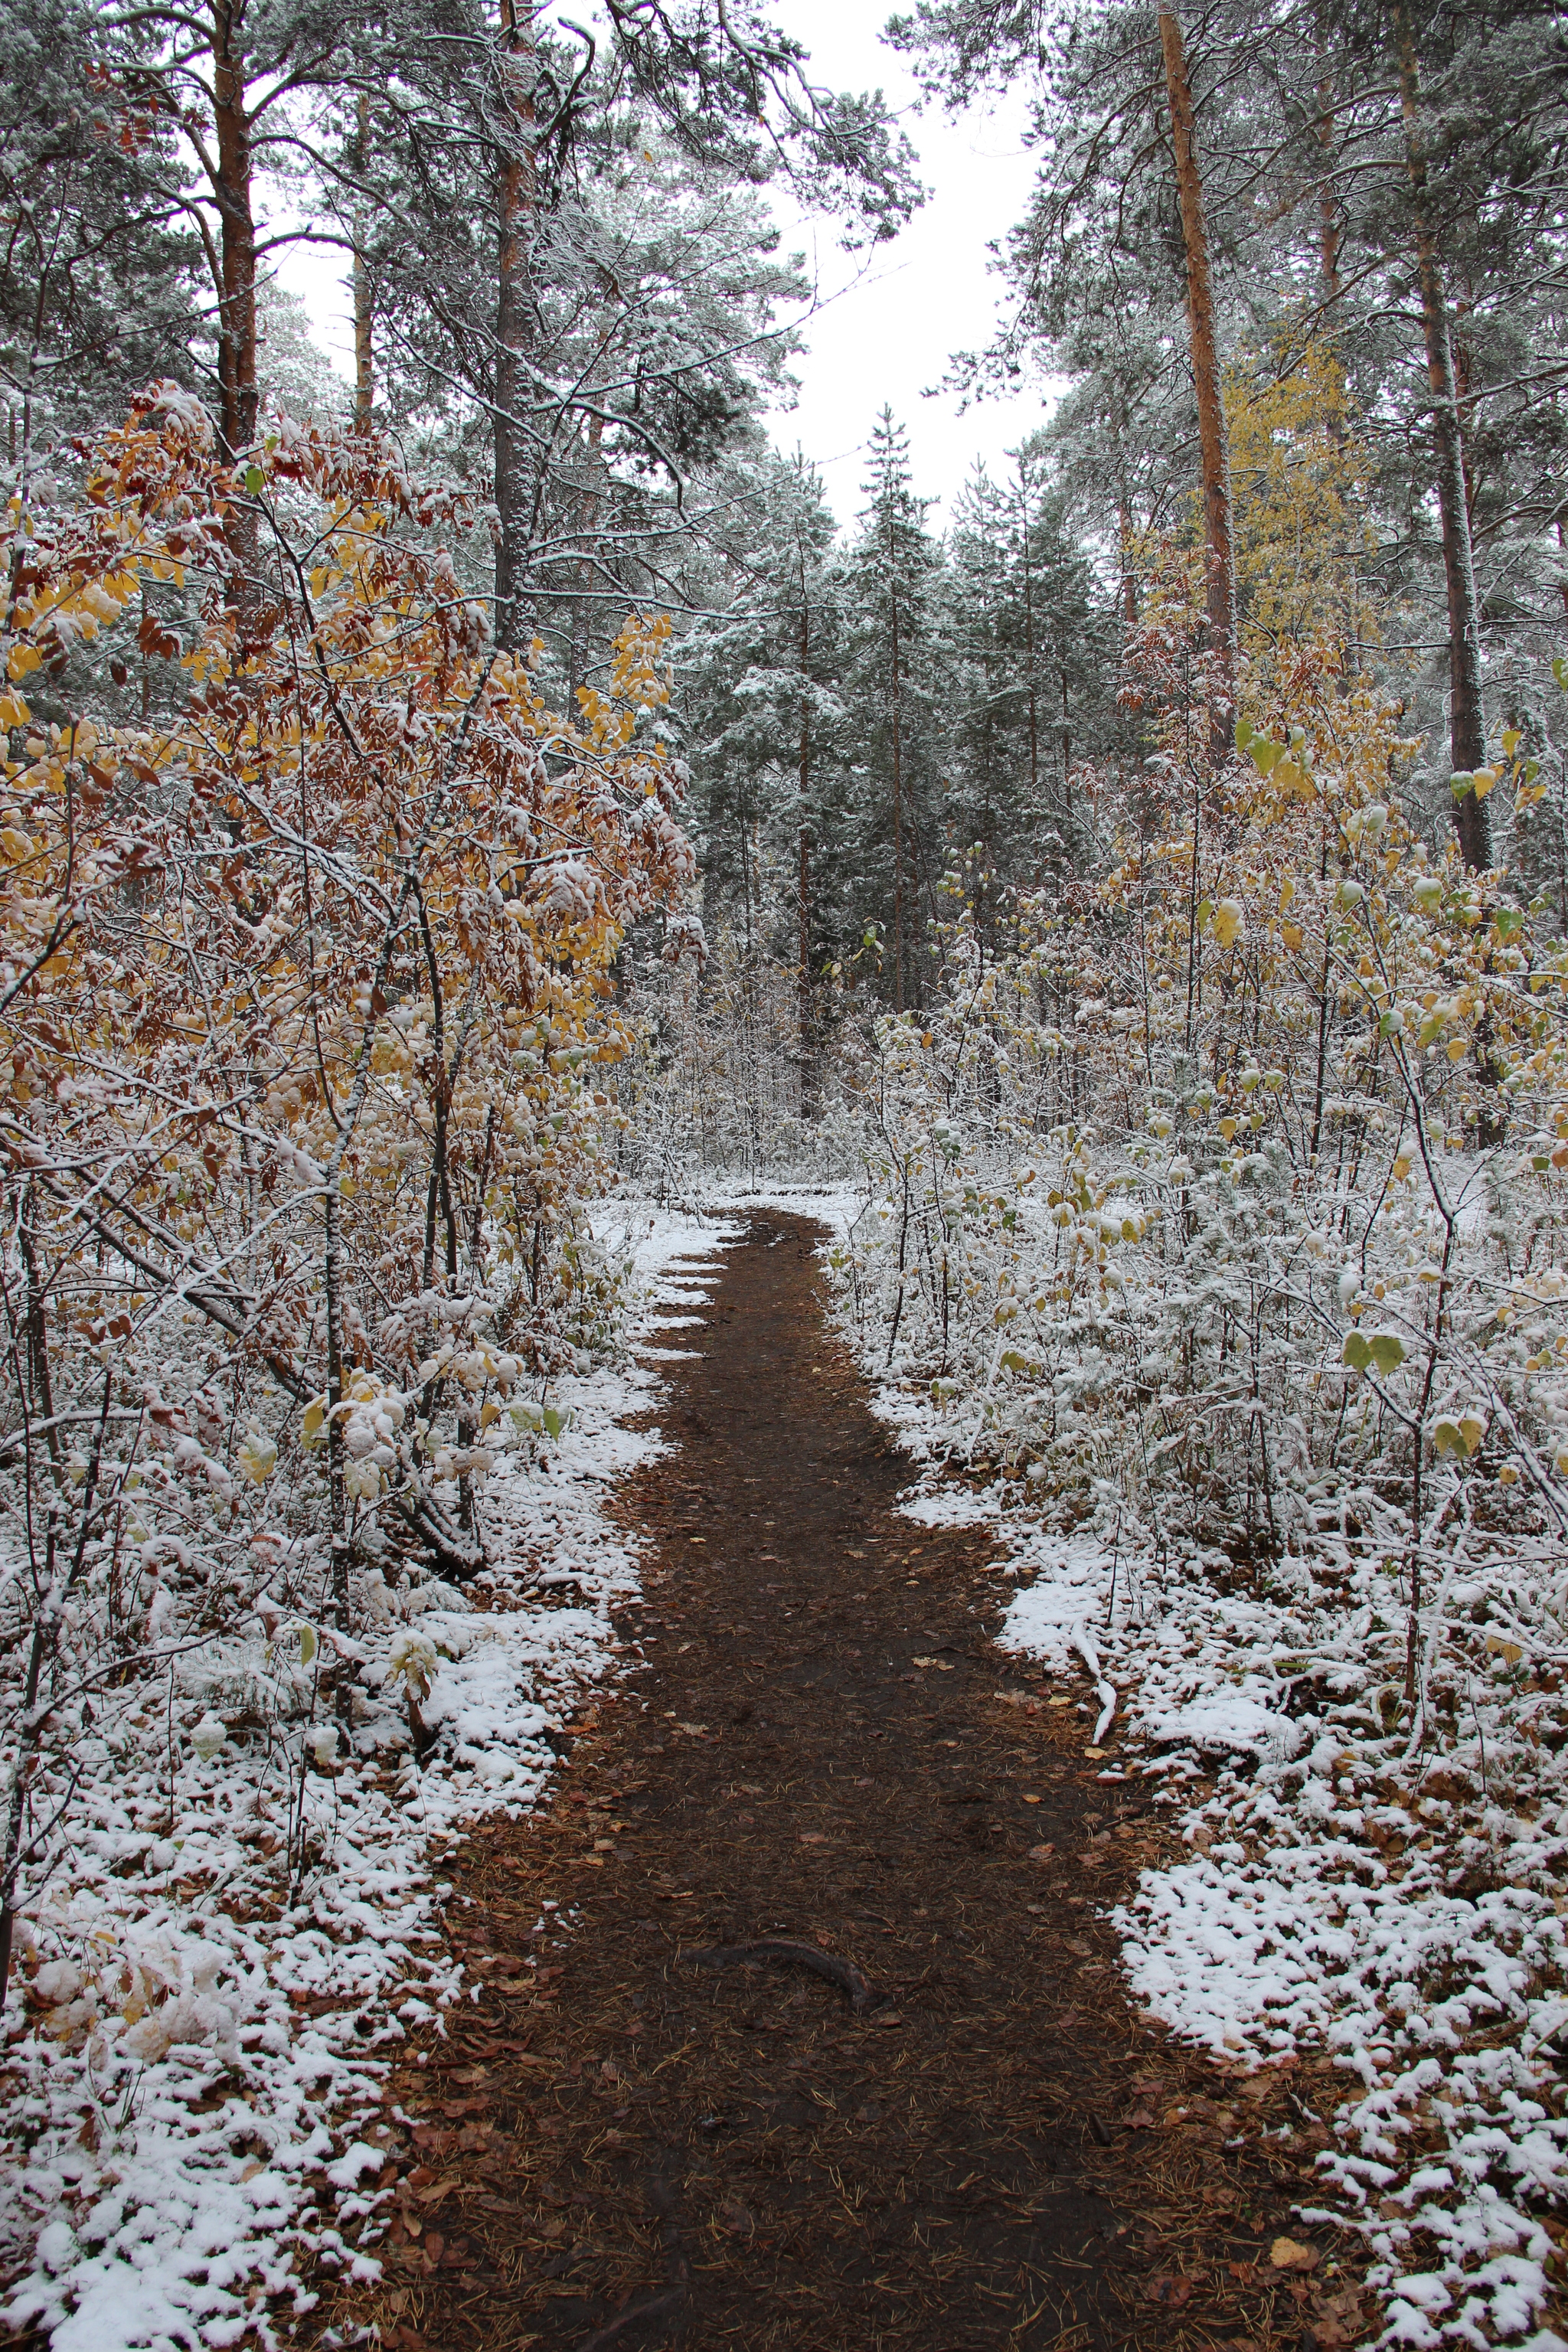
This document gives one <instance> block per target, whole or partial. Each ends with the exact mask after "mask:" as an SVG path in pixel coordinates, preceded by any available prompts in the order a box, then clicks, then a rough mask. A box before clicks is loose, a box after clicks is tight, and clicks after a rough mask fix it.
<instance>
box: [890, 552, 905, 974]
mask: <svg viewBox="0 0 1568 2352" xmlns="http://www.w3.org/2000/svg"><path fill="white" fill-rule="evenodd" d="M897 544H898V543H897V541H896V538H895V536H894V531H893V518H892V515H891V513H890V512H889V517H888V604H889V611H890V613H891V614H892V636H893V712H892V716H893V1009H894V1011H895V1012H897V1013H901V1012H902V1011H903V1009H904V745H903V704H902V681H901V679H900V676H899V668H900V646H899V583H898V577H897V573H896V571H895V568H894V567H895V565H896V563H897V562H898V554H897Z"/></svg>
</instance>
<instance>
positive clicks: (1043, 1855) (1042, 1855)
mask: <svg viewBox="0 0 1568 2352" xmlns="http://www.w3.org/2000/svg"><path fill="white" fill-rule="evenodd" d="M1055 1852H1056V1848H1055V1846H1054V1845H1032V1846H1031V1847H1030V1848H1029V1853H1028V1859H1029V1860H1030V1861H1031V1862H1049V1860H1050V1858H1051V1856H1052V1854H1053V1853H1055Z"/></svg>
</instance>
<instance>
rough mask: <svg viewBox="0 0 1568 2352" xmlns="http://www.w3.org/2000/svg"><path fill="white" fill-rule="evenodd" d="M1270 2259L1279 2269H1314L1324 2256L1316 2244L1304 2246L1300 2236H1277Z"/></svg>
mask: <svg viewBox="0 0 1568 2352" xmlns="http://www.w3.org/2000/svg"><path fill="white" fill-rule="evenodd" d="M1268 2259H1269V2261H1270V2262H1271V2263H1273V2265H1274V2267H1275V2269H1276V2270H1277V2271H1313V2270H1316V2269H1317V2267H1318V2264H1319V2263H1320V2262H1321V2259H1322V2257H1321V2255H1320V2253H1319V2252H1318V2249H1317V2247H1316V2246H1304V2245H1303V2244H1302V2243H1301V2242H1300V2239H1299V2238H1276V2239H1275V2241H1274V2243H1273V2244H1272V2245H1271V2246H1270V2247H1269V2249H1268Z"/></svg>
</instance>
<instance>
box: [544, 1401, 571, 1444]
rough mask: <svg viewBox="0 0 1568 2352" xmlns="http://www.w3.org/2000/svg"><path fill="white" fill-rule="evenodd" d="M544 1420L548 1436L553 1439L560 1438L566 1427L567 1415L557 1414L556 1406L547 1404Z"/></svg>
mask: <svg viewBox="0 0 1568 2352" xmlns="http://www.w3.org/2000/svg"><path fill="white" fill-rule="evenodd" d="M543 1418H544V1426H545V1430H546V1432H547V1433H548V1434H549V1435H550V1436H551V1437H559V1436H560V1434H561V1433H562V1431H563V1429H564V1428H565V1426H566V1420H565V1415H564V1414H563V1413H561V1412H557V1410H556V1408H555V1407H554V1405H552V1404H547V1405H546V1406H545V1408H544V1416H543Z"/></svg>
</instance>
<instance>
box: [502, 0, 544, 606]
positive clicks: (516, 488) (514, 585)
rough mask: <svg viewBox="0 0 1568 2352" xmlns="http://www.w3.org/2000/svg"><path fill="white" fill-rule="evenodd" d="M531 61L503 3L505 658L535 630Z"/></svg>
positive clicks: (520, 7) (515, 3)
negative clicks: (529, 419)
mask: <svg viewBox="0 0 1568 2352" xmlns="http://www.w3.org/2000/svg"><path fill="white" fill-rule="evenodd" d="M533 62H534V32H533V18H532V13H531V0H503V8H502V18H501V56H500V70H501V76H502V89H503V91H504V93H505V116H506V125H507V134H506V135H507V142H508V143H507V148H506V152H505V153H504V154H503V156H502V158H501V165H500V184H499V186H498V189H497V204H498V213H499V222H498V229H499V237H498V247H497V286H496V361H495V410H494V432H495V500H496V513H497V517H498V527H497V542H496V639H497V642H498V644H500V645H501V646H504V647H505V648H506V649H507V650H508V652H510V653H516V652H519V651H521V650H522V649H524V648H526V646H527V645H528V643H529V641H530V639H531V636H532V633H533V615H532V612H531V598H530V595H529V571H530V562H529V554H530V544H531V538H532V523H533V518H532V513H531V505H532V498H531V474H532V468H531V466H530V463H529V454H528V439H529V435H528V426H527V424H526V422H525V415H524V412H525V409H526V408H527V406H528V405H529V404H530V400H531V385H530V382H529V371H528V366H527V361H528V355H529V353H530V352H531V350H532V348H533V345H534V343H535V341H536V337H535V334H534V325H535V320H534V308H535V305H534V289H533V239H534V228H535V213H536V211H537V205H538V188H537V182H536V175H535V167H534V156H533V127H534V106H533Z"/></svg>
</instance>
